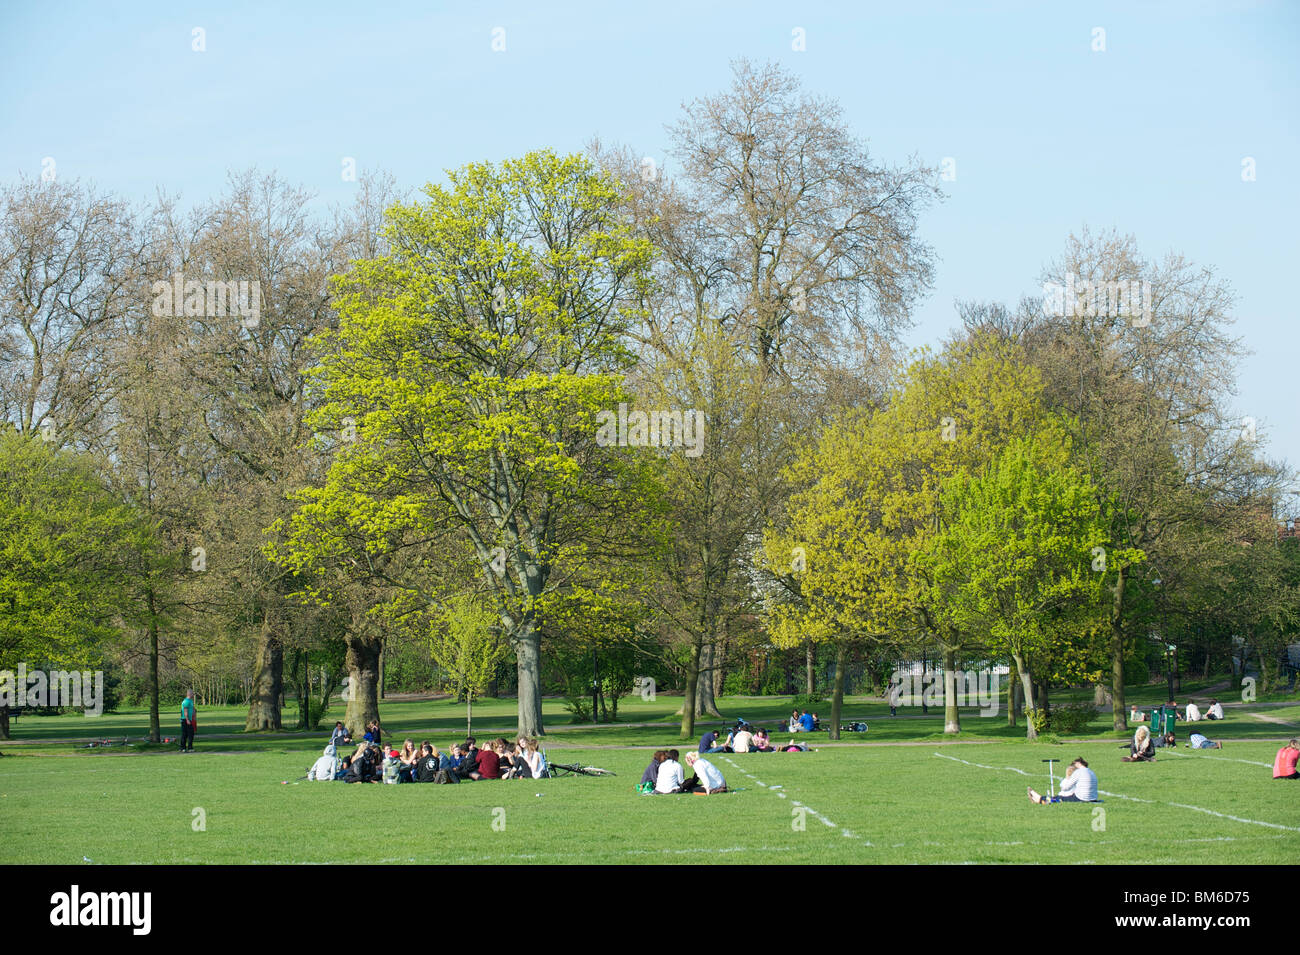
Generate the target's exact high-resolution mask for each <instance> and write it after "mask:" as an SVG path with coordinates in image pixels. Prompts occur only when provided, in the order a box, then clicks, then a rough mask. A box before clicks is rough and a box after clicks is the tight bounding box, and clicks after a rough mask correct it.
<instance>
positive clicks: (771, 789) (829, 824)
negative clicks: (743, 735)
mask: <svg viewBox="0 0 1300 955" xmlns="http://www.w3.org/2000/svg"><path fill="white" fill-rule="evenodd" d="M722 758H723V759H724V760H725V761H726V762H728V763H730V764H731V765H732V766H733V767H735V769H736V771H737V772H738V773H740V774H741V775H743V776H748V777H749V778H750V779H752V780H753V781H754V782H755V783H756V784H758V785H759V786H763V788H764V789H767V790H768V791H769V792H776V791H777V790H778V789H780V788H781V787H780V786H779V785H778V786H771V787H769V786H766V785H764V784H763V783H762V782H761V781H760V780H759V779H758V777H757V776H755V775H754V774H753V773H748V772H745V770H743V769H741V768H740V766H739V765H737V764H736V763H735V762H734V761H733V760H732V759H731V758H730V757H727V756H723V757H722ZM776 795H777V796H778V797H779V798H781V799H784V798H785V793H776ZM790 805H792V806H797V807H798V808H800V809H803V810H806V811H807V813H808V815H810V816H812V817H813V818H814V819H816V820H817V821H818V822H820V823H821V824H822V825H823V826H826V827H827V828H828V829H839V830H840V834H841V835H843V836H844V837H845V838H846V839H856V838H858V837H857V836H856V835H855V834H854V833H853V832H852V831H851V830H849V829H841V828H840V827H839V826H838V825H836V824H835V823H834V822H832V821H831V820H830V819H828V818H826V817H825V816H823V815H822V814H821V813H819V812H818V811H817V810H816V809H814V808H813V807H812V806H810V805H808V804H807V803H802V802H799V800H797V799H791V800H790ZM862 841H863V842H864V843H865V844H866V845H869V846H870V845H871V843H870V842H868V841H867V840H866V839H863V840H862Z"/></svg>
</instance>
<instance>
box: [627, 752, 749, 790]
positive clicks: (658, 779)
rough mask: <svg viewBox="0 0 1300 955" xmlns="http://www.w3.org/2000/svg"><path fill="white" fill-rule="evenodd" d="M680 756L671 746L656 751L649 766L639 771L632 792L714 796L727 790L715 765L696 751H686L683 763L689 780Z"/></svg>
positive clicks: (725, 782)
mask: <svg viewBox="0 0 1300 955" xmlns="http://www.w3.org/2000/svg"><path fill="white" fill-rule="evenodd" d="M680 758H681V754H680V753H678V752H677V750H675V749H660V750H656V751H655V754H654V756H653V757H652V758H651V760H650V765H649V766H647V767H646V768H645V772H644V773H642V774H641V782H640V784H639V785H638V786H637V787H636V791H637V792H639V793H645V794H651V793H653V794H655V795H657V796H671V795H673V794H674V793H694V794H695V795H697V796H717V795H719V794H720V793H725V792H726V791H727V781H726V780H725V779H724V778H723V777H722V773H721V772H720V771H719V770H718V767H716V766H714V765H713V764H712V763H711V762H709V761H708V760H707V759H705V758H704V757H703V756H701V755H700V754H699V753H687V754H686V765H687V766H688V767H690V770H691V778H690V779H687V778H686V773H685V771H684V770H683V769H682V764H681V763H680V762H679V759H680Z"/></svg>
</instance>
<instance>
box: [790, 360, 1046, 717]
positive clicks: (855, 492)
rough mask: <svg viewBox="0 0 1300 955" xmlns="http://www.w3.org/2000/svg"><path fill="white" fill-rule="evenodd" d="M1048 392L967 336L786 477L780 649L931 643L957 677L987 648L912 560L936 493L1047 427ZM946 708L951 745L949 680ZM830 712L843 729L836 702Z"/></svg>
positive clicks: (836, 427)
mask: <svg viewBox="0 0 1300 955" xmlns="http://www.w3.org/2000/svg"><path fill="white" fill-rule="evenodd" d="M1040 391H1041V385H1040V384H1039V382H1038V378H1037V375H1036V374H1035V373H1034V371H1033V369H1031V368H1029V367H1028V366H1027V365H1026V364H1025V363H1024V361H1023V356H1022V355H1021V354H1020V353H1019V351H1018V349H1016V348H1015V347H1014V346H1011V345H1008V344H1006V343H1004V342H999V341H997V340H996V339H995V338H994V337H992V336H973V337H971V338H969V339H966V340H962V341H957V342H953V343H952V344H951V345H949V347H948V348H947V349H946V350H945V351H944V352H943V354H941V355H939V356H934V355H929V354H923V355H922V356H921V357H919V358H918V359H917V360H916V361H915V362H913V364H912V365H911V366H910V367H909V368H908V370H907V372H906V374H905V375H904V376H903V377H902V379H901V380H900V382H899V383H898V385H897V386H896V387H895V389H894V391H893V392H892V394H891V396H890V398H889V402H888V405H887V406H886V407H885V408H883V409H880V410H874V411H873V410H870V409H863V410H859V411H855V412H852V413H849V414H846V415H845V416H843V417H842V418H840V419H839V420H837V421H835V422H833V423H832V424H831V425H830V426H829V427H827V429H826V431H825V432H824V433H823V435H822V437H821V439H820V440H819V441H818V443H817V445H816V446H815V447H814V448H812V449H810V450H809V451H808V452H807V453H806V454H805V455H804V456H803V457H802V458H801V459H800V461H799V462H798V463H797V464H796V465H795V466H794V468H793V469H792V473H791V479H792V481H793V482H794V483H795V484H796V486H798V487H800V490H799V491H797V492H796V493H795V494H794V495H793V496H792V498H791V510H790V515H789V522H788V526H787V528H785V529H784V530H782V531H781V532H779V533H777V532H775V531H769V533H768V536H767V539H766V542H765V557H766V562H767V566H768V567H769V568H771V569H772V571H773V573H774V574H775V575H776V579H777V580H779V581H781V582H782V583H783V585H784V587H783V591H782V593H781V594H779V595H776V596H773V599H772V601H771V609H770V612H769V615H770V619H771V627H772V632H773V639H774V641H775V642H777V644H778V645H780V646H796V645H799V644H801V643H802V641H803V640H804V639H812V640H813V641H816V642H831V643H840V642H845V641H847V642H853V641H861V640H863V639H867V640H870V641H872V642H876V643H881V642H885V641H892V642H895V643H898V644H903V645H906V644H908V643H910V644H911V645H912V646H914V647H915V646H921V645H924V644H925V643H926V642H928V641H931V640H937V641H938V642H939V644H940V647H941V651H942V654H943V662H944V669H945V670H946V671H947V673H948V674H952V673H954V672H955V671H956V660H957V656H958V654H959V653H961V652H962V651H963V649H965V648H974V647H978V646H979V644H980V642H981V640H982V635H981V634H980V633H978V632H974V631H965V630H962V629H960V628H958V627H956V626H955V622H954V620H953V619H952V618H951V617H950V616H949V615H948V614H947V613H946V599H947V598H946V596H945V594H944V593H943V591H942V589H941V588H939V587H937V586H936V585H935V583H934V581H932V580H930V579H928V578H927V576H926V574H925V570H926V568H925V565H924V564H918V563H917V562H916V561H914V560H913V555H914V554H915V553H916V552H917V551H918V550H920V549H921V548H923V547H924V546H926V544H927V542H929V541H930V540H931V539H932V538H933V537H934V535H935V534H936V533H937V531H938V529H939V523H938V520H939V513H940V505H941V485H942V482H943V481H944V480H945V479H946V478H948V477H950V476H952V475H954V474H957V473H961V472H962V471H963V470H971V469H978V468H980V467H983V466H984V465H985V464H986V463H987V462H988V461H989V460H990V459H991V458H992V457H993V456H994V455H995V454H996V453H997V452H998V450H999V449H1000V448H1001V447H1003V446H1005V444H1006V443H1007V442H1008V441H1009V440H1010V439H1011V438H1012V437H1014V436H1015V435H1018V434H1021V433H1023V432H1024V431H1025V430H1026V429H1028V428H1030V427H1032V426H1033V425H1034V423H1035V422H1036V421H1037V420H1038V418H1039V417H1040V416H1041V415H1042V414H1043V411H1042V408H1041V406H1040V404H1039V403H1038V395H1039V393H1040ZM839 682H840V681H839V678H838V677H837V683H839ZM945 701H946V702H945V720H944V723H945V732H949V733H956V732H959V731H960V722H959V719H958V711H957V705H956V687H955V685H954V683H953V680H952V678H951V677H949V678H948V679H946V680H945ZM833 707H834V708H833V710H832V713H833V718H835V716H837V715H838V707H839V703H838V701H836V702H833Z"/></svg>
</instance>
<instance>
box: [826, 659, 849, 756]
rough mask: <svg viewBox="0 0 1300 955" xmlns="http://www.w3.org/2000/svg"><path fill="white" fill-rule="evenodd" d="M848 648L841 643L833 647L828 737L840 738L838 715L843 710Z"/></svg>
mask: <svg viewBox="0 0 1300 955" xmlns="http://www.w3.org/2000/svg"><path fill="white" fill-rule="evenodd" d="M847 658H848V650H846V649H845V647H844V644H843V643H841V644H839V645H837V646H836V647H835V693H834V695H832V696H831V729H830V738H831V739H839V738H840V716H841V714H842V713H843V711H844V671H845V670H847V669H848V667H847V665H846V661H847Z"/></svg>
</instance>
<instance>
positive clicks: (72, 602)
mask: <svg viewBox="0 0 1300 955" xmlns="http://www.w3.org/2000/svg"><path fill="white" fill-rule="evenodd" d="M157 546H158V544H157V540H156V539H155V537H154V535H153V530H152V528H151V527H149V525H148V524H147V523H146V522H145V521H143V520H141V518H140V515H139V514H138V513H137V512H136V511H134V510H133V509H132V508H131V507H130V506H129V505H128V504H125V503H124V502H123V501H122V500H121V499H120V498H118V497H116V496H115V495H114V494H113V492H112V491H111V490H110V489H109V488H108V487H107V486H106V485H105V483H104V482H103V481H102V480H101V479H100V477H99V476H98V475H97V474H96V473H95V470H94V468H93V467H92V466H91V464H90V463H89V461H87V460H86V459H84V458H82V457H81V456H79V455H77V454H76V453H75V452H72V451H70V450H63V451H56V450H55V449H54V447H53V444H52V443H49V442H45V441H43V440H41V439H40V438H39V437H33V436H28V435H24V434H21V433H18V432H16V431H14V430H12V429H9V428H0V670H13V669H14V668H15V667H16V665H17V664H18V663H20V662H24V663H27V664H28V665H29V666H33V667H35V666H46V667H49V666H57V667H63V668H90V667H94V666H96V665H98V663H99V661H100V659H101V654H102V652H103V650H104V649H105V647H106V646H108V645H110V644H111V643H113V642H114V641H115V640H117V639H118V638H119V637H120V636H121V628H122V626H123V624H124V623H128V624H130V623H137V622H138V621H137V619H136V611H137V609H138V608H137V607H136V605H135V604H134V602H133V600H132V597H131V593H130V585H129V580H128V574H127V570H128V567H129V566H130V564H131V563H132V561H133V560H134V559H137V558H138V557H139V556H140V555H152V554H154V552H155V550H156V549H157ZM0 736H3V737H4V738H6V739H7V738H8V736H9V708H8V706H7V705H0Z"/></svg>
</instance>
